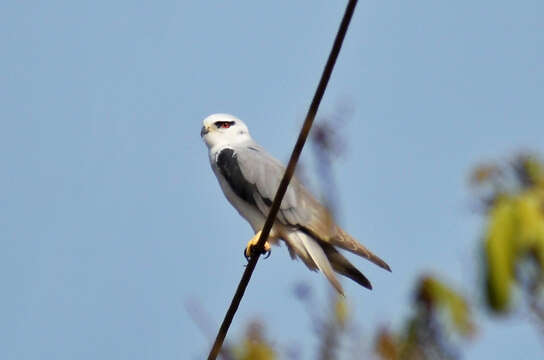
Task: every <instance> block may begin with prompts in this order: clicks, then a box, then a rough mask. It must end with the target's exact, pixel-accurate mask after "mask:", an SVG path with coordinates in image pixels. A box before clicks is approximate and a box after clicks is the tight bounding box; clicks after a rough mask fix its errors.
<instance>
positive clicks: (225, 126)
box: [214, 121, 234, 129]
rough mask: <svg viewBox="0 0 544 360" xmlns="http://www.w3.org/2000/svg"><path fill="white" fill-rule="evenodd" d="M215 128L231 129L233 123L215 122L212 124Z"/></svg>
mask: <svg viewBox="0 0 544 360" xmlns="http://www.w3.org/2000/svg"><path fill="white" fill-rule="evenodd" d="M214 125H215V127H217V128H218V129H221V128H223V129H228V128H229V127H231V126H232V125H234V121H216V122H215V123H214Z"/></svg>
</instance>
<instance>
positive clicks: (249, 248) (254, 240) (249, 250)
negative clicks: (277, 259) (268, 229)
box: [244, 230, 271, 258]
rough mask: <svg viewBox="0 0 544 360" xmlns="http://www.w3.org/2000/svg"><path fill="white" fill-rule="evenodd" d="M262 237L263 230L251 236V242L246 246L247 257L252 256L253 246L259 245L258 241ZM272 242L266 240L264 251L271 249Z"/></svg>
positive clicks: (245, 253)
mask: <svg viewBox="0 0 544 360" xmlns="http://www.w3.org/2000/svg"><path fill="white" fill-rule="evenodd" d="M260 237H261V230H259V232H257V233H256V234H255V236H253V237H252V238H251V240H249V242H248V243H247V246H246V250H245V251H244V255H245V256H246V258H249V257H251V255H252V248H253V247H254V246H255V245H257V242H259V238H260ZM270 249H271V248H270V244H269V243H268V240H267V241H265V242H264V252H265V253H267V252H269V251H270Z"/></svg>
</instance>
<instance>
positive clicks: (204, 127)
mask: <svg viewBox="0 0 544 360" xmlns="http://www.w3.org/2000/svg"><path fill="white" fill-rule="evenodd" d="M209 132H210V129H209V128H208V126H206V125H204V126H202V129H200V137H203V136H204V135H206V134H207V133H209Z"/></svg>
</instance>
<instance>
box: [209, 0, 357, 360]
mask: <svg viewBox="0 0 544 360" xmlns="http://www.w3.org/2000/svg"><path fill="white" fill-rule="evenodd" d="M355 5H357V0H350V1H349V2H348V5H347V7H346V11H345V12H344V17H343V18H342V22H341V23H340V28H339V29H338V33H337V34H336V38H335V39H334V44H333V46H332V49H331V52H330V54H329V58H328V59H327V63H326V64H325V68H324V69H323V74H322V75H321V79H320V80H319V84H318V86H317V89H316V91H315V94H314V97H313V100H312V103H311V104H310V108H309V109H308V113H307V114H306V119H305V120H304V124H303V125H302V129H301V130H300V134H299V136H298V139H297V142H296V144H295V147H294V149H293V153H292V154H291V158H290V159H289V163H288V165H287V169H286V170H285V173H284V175H283V178H282V179H281V182H280V186H279V187H278V191H277V192H276V196H275V197H274V201H273V202H272V206H271V207H270V211H269V213H268V217H267V218H266V222H265V223H264V227H263V229H262V231H261V236H260V237H259V241H258V242H257V244H256V245H255V247H254V253H255V254H260V253H262V252H263V251H264V243H265V240H266V239H268V235H269V234H270V230H271V229H272V225H273V223H274V221H275V219H276V215H277V214H278V211H279V208H280V204H281V200H282V199H283V196H284V195H285V192H286V191H287V186H288V185H289V181H291V178H292V177H293V173H294V172H295V167H296V165H297V161H298V158H299V157H300V153H301V152H302V148H303V147H304V143H305V142H306V138H307V137H308V134H309V132H310V129H311V127H312V123H313V121H314V118H315V115H316V114H317V109H318V108H319V103H320V102H321V99H322V98H323V94H324V93H325V89H326V88H327V83H328V82H329V79H330V77H331V74H332V69H333V68H334V64H335V63H336V59H337V58H338V54H339V53H340V48H341V47H342V42H343V41H344V37H345V35H346V32H347V30H348V26H349V23H350V21H351V17H352V16H353V12H354V11H355ZM258 260H259V256H252V257H251V258H250V260H249V263H248V264H247V267H246V269H245V271H244V274H243V275H242V279H241V280H240V283H239V284H238V288H237V289H236V293H235V294H234V297H233V299H232V302H231V304H230V307H229V309H228V311H227V313H226V314H225V318H224V319H223V323H222V324H221V327H220V328H219V332H218V333H217V337H216V338H215V342H214V344H213V346H212V349H211V350H210V354H209V355H208V360H215V358H216V357H217V355H218V353H219V351H220V349H221V346H222V345H223V341H224V340H225V336H226V335H227V331H228V330H229V327H230V324H231V322H232V319H233V318H234V314H235V313H236V310H238V306H239V305H240V301H241V300H242V297H243V296H244V292H245V291H246V288H247V285H248V284H249V280H250V279H251V275H252V274H253V270H255V266H256V265H257V261H258Z"/></svg>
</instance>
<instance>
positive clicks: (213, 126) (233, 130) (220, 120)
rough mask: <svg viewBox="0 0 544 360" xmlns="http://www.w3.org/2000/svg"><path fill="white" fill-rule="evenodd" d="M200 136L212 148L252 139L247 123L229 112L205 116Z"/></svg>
mask: <svg viewBox="0 0 544 360" xmlns="http://www.w3.org/2000/svg"><path fill="white" fill-rule="evenodd" d="M200 136H201V137H202V139H203V140H204V142H205V143H206V145H207V146H208V148H210V149H211V148H213V147H215V146H218V145H219V146H223V145H232V144H239V143H242V142H245V141H248V140H251V136H250V135H249V130H248V129H247V126H246V124H244V122H243V121H242V120H240V119H238V118H237V117H235V116H232V115H229V114H213V115H210V116H208V117H207V118H205V119H204V121H203V124H202V130H200Z"/></svg>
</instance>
